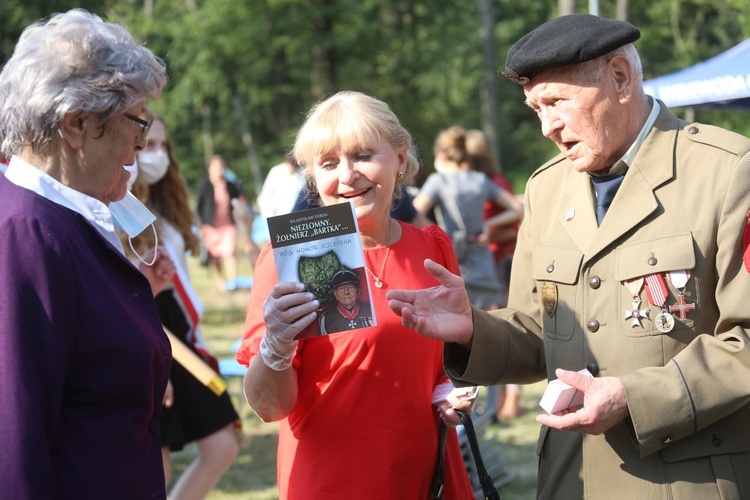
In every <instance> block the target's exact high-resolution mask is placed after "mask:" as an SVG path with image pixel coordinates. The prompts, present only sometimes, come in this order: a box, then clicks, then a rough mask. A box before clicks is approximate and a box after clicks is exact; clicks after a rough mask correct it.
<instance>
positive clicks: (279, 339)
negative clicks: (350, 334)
mask: <svg viewBox="0 0 750 500" xmlns="http://www.w3.org/2000/svg"><path fill="white" fill-rule="evenodd" d="M304 290H305V287H304V285H303V284H302V283H292V282H286V283H279V284H277V285H275V286H274V287H273V288H272V289H271V293H270V294H269V296H268V298H267V299H266V301H265V303H264V304H263V319H264V320H265V323H266V333H265V334H264V335H263V339H262V340H261V342H260V353H259V354H260V358H261V360H262V361H263V363H264V364H265V365H266V366H267V367H269V368H271V369H272V370H276V371H283V370H286V369H287V368H289V367H290V366H291V364H292V359H294V355H295V354H296V353H297V346H298V344H299V341H298V340H295V337H296V336H297V335H298V334H299V333H300V332H301V331H302V330H304V329H305V328H307V326H308V325H310V323H312V322H313V321H314V320H315V318H316V313H315V309H316V308H317V307H318V306H319V305H320V303H319V302H318V301H317V300H315V297H314V296H313V294H311V293H309V292H305V291H304Z"/></svg>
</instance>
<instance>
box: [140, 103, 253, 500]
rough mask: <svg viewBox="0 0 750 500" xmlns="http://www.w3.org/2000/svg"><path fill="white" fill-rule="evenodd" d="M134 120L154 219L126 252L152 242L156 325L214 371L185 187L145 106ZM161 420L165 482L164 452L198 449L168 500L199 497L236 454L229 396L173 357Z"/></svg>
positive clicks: (144, 192)
mask: <svg viewBox="0 0 750 500" xmlns="http://www.w3.org/2000/svg"><path fill="white" fill-rule="evenodd" d="M140 117H141V118H142V119H144V120H146V121H149V122H151V129H150V131H149V134H148V137H147V138H146V141H145V145H144V147H143V149H142V150H141V151H140V152H139V153H138V161H137V162H136V165H137V167H138V169H137V172H136V175H137V177H136V180H135V183H134V184H133V189H132V192H133V194H135V195H136V196H137V197H138V198H139V199H140V200H141V201H142V202H143V203H144V204H145V205H146V206H147V207H148V208H149V209H150V210H151V212H153V213H154V215H156V216H157V219H156V221H155V222H154V226H155V228H156V231H155V234H154V233H153V232H151V231H144V232H143V233H141V234H140V235H139V236H138V237H137V238H133V239H132V248H133V249H134V252H133V251H129V257H130V258H131V261H133V262H137V261H138V257H137V254H136V253H135V252H137V253H144V252H146V251H147V250H148V249H149V248H153V247H154V245H155V243H156V240H157V239H158V244H159V245H160V246H162V247H164V249H165V251H166V252H167V254H168V255H169V256H170V258H171V259H172V260H173V262H174V265H175V267H176V272H175V275H174V277H173V279H172V281H171V282H170V283H169V284H168V285H167V286H166V287H165V288H164V289H163V290H162V291H161V292H160V293H158V294H157V295H156V306H157V309H158V311H159V316H160V318H161V322H162V324H163V325H164V326H165V327H166V328H167V329H168V330H169V331H170V332H171V333H173V334H174V335H175V337H176V338H177V339H178V341H180V342H182V343H183V344H185V345H186V346H187V347H188V348H189V349H190V350H192V351H193V352H194V353H195V354H197V355H198V356H199V357H200V358H202V359H203V360H204V361H206V363H208V364H209V365H210V366H211V367H212V368H213V369H214V370H215V371H217V372H218V364H217V361H216V359H215V358H214V357H213V355H212V354H211V353H210V351H209V350H208V347H207V346H206V344H205V341H204V339H203V336H202V334H201V327H200V323H199V322H200V319H201V312H202V310H203V307H202V304H201V302H200V298H199V297H198V295H197V292H196V291H195V289H194V288H193V286H192V284H191V282H190V278H189V275H188V265H187V255H188V254H193V255H195V254H196V253H197V252H198V250H199V241H198V237H197V236H196V235H195V233H194V232H193V229H194V225H195V215H194V214H193V211H192V210H191V208H190V205H189V193H188V189H187V184H186V183H185V179H184V178H183V176H182V173H181V171H180V167H179V164H178V162H177V160H176V159H175V156H174V150H173V149H172V144H171V142H170V141H169V137H168V135H167V130H166V127H165V124H164V120H163V119H162V118H161V117H160V116H157V115H156V114H154V113H153V112H152V111H150V110H145V111H144V112H143V113H141V115H140ZM128 250H129V249H128ZM161 421H162V425H161V442H162V457H163V460H164V475H165V480H166V484H167V485H169V482H170V479H171V473H172V467H171V452H173V451H179V450H181V449H183V447H184V446H185V445H186V444H188V443H191V442H195V443H196V444H197V447H198V456H197V457H196V458H195V459H194V460H193V461H192V463H191V464H190V465H188V467H187V469H186V470H185V471H184V472H183V473H182V474H181V475H180V477H179V479H178V480H177V481H176V482H175V484H174V486H173V487H172V490H171V491H170V492H169V497H170V498H171V499H173V500H180V499H187V498H205V497H206V496H207V495H208V494H209V492H210V491H211V489H212V488H213V487H214V486H215V485H216V483H217V482H218V481H219V479H220V478H221V476H222V475H223V474H224V473H225V472H226V471H227V470H228V469H229V467H231V465H232V464H233V463H234V460H235V459H236V457H237V454H238V453H239V445H238V442H237V439H236V437H235V424H236V423H239V421H240V420H239V416H238V415H237V412H236V411H235V409H234V406H233V404H232V401H231V399H230V398H229V394H228V393H227V392H224V393H223V394H221V395H220V396H217V395H216V394H214V392H213V391H212V390H211V389H209V388H208V387H206V386H205V385H203V384H202V383H201V382H200V381H199V380H198V379H197V378H195V376H194V375H192V374H191V373H190V372H189V371H188V370H186V369H185V368H184V367H183V366H182V365H181V364H180V363H179V362H178V361H177V360H174V361H173V362H172V369H171V371H170V375H169V386H168V389H167V397H166V398H165V402H164V409H163V411H162V418H161Z"/></svg>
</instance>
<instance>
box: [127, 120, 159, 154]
mask: <svg viewBox="0 0 750 500" xmlns="http://www.w3.org/2000/svg"><path fill="white" fill-rule="evenodd" d="M122 115H123V116H124V117H125V118H127V119H129V120H133V121H134V122H135V123H137V124H138V125H140V126H141V127H143V129H142V130H141V135H139V136H138V139H137V140H136V141H135V143H136V144H137V145H138V146H141V147H143V144H144V141H145V140H146V136H148V131H149V130H151V124H152V123H154V120H149V121H146V120H143V119H141V118H138V117H137V116H135V115H131V114H130V113H123V114H122Z"/></svg>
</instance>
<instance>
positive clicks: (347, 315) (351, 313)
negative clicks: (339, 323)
mask: <svg viewBox="0 0 750 500" xmlns="http://www.w3.org/2000/svg"><path fill="white" fill-rule="evenodd" d="M337 307H338V311H339V314H341V315H342V316H343V317H345V318H346V319H354V318H356V317H357V315H358V314H359V304H356V305H355V306H354V307H352V310H351V311H349V310H348V309H347V308H346V307H344V306H342V305H341V304H339V305H338V306H337Z"/></svg>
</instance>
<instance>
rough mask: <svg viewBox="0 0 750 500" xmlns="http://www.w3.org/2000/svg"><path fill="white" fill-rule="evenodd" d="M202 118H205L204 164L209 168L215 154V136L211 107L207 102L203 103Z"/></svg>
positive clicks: (203, 133) (203, 130) (203, 132)
mask: <svg viewBox="0 0 750 500" xmlns="http://www.w3.org/2000/svg"><path fill="white" fill-rule="evenodd" d="M201 118H203V120H202V122H203V129H202V133H201V135H202V136H203V165H204V168H208V164H209V163H211V157H212V156H213V155H214V138H213V133H212V131H211V108H209V107H208V105H207V104H201Z"/></svg>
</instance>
